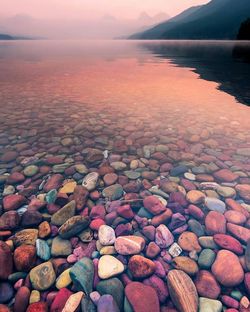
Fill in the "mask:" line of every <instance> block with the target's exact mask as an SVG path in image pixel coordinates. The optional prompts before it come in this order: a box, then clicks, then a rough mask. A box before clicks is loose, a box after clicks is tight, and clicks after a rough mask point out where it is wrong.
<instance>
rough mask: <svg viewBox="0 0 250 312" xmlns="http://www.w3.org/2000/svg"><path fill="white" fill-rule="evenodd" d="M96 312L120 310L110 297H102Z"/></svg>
mask: <svg viewBox="0 0 250 312" xmlns="http://www.w3.org/2000/svg"><path fill="white" fill-rule="evenodd" d="M97 312H120V309H119V308H118V306H117V303H116V301H115V300H114V298H113V297H112V296H111V295H103V296H101V298H100V299H99V301H98V304H97Z"/></svg>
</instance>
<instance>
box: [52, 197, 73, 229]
mask: <svg viewBox="0 0 250 312" xmlns="http://www.w3.org/2000/svg"><path fill="white" fill-rule="evenodd" d="M75 211H76V202H75V201H74V200H72V201H71V202H69V203H68V204H67V205H65V206H64V207H62V208H61V209H60V210H58V211H57V212H56V213H54V214H53V216H52V218H51V223H52V224H54V225H57V226H61V225H63V223H65V222H66V221H67V220H68V219H69V218H71V217H73V216H74V215H75Z"/></svg>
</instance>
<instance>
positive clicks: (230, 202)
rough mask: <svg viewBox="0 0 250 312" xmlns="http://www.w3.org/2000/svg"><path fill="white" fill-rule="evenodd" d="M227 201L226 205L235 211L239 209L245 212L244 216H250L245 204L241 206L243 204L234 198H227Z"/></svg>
mask: <svg viewBox="0 0 250 312" xmlns="http://www.w3.org/2000/svg"><path fill="white" fill-rule="evenodd" d="M225 202H226V205H227V207H228V208H230V209H232V210H235V211H239V212H241V213H243V214H244V216H246V217H247V218H249V216H250V214H249V212H248V211H247V210H246V209H245V208H244V207H243V206H241V204H239V203H238V202H236V201H235V200H234V199H232V198H227V199H226V201H225Z"/></svg>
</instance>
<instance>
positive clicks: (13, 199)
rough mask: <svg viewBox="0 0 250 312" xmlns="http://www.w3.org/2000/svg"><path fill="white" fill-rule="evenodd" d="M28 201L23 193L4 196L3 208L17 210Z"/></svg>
mask: <svg viewBox="0 0 250 312" xmlns="http://www.w3.org/2000/svg"><path fill="white" fill-rule="evenodd" d="M25 203H26V198H25V197H24V196H22V195H17V194H12V195H8V196H5V197H4V198H3V208H4V210H5V211H10V210H17V209H18V208H20V207H21V206H22V205H24V204H25Z"/></svg>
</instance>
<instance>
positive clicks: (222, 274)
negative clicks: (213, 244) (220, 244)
mask: <svg viewBox="0 0 250 312" xmlns="http://www.w3.org/2000/svg"><path fill="white" fill-rule="evenodd" d="M232 268H233V270H232ZM212 273H213V275H214V276H215V278H216V279H217V280H218V282H219V283H220V284H222V285H223V286H226V287H233V286H237V285H239V284H240V283H241V282H242V281H243V279H244V271H243V269H242V266H241V264H240V261H239V258H238V257H237V256H236V255H235V254H234V253H232V252H231V251H228V250H220V251H219V252H218V254H217V257H216V259H215V262H214V263H213V265H212Z"/></svg>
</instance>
